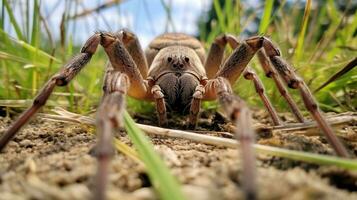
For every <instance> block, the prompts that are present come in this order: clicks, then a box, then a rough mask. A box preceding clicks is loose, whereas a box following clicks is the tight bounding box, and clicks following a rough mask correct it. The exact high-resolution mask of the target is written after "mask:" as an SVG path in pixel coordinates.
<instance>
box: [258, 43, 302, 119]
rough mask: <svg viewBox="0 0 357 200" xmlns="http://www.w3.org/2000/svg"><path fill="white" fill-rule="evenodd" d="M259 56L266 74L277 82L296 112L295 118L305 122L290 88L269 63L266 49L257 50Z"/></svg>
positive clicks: (280, 90) (293, 111) (282, 93)
mask: <svg viewBox="0 0 357 200" xmlns="http://www.w3.org/2000/svg"><path fill="white" fill-rule="evenodd" d="M257 56H258V59H259V62H260V64H261V66H262V68H263V70H264V72H265V75H266V76H267V77H268V78H272V79H273V81H274V82H275V85H276V87H277V88H278V90H279V92H280V94H281V95H282V96H283V97H284V98H285V100H286V102H287V103H288V105H289V107H290V109H291V111H292V113H293V114H294V116H295V118H296V119H297V120H298V121H299V122H301V123H303V122H305V120H304V117H303V115H302V114H301V112H300V110H299V108H298V106H297V105H296V103H295V102H294V100H293V98H292V97H291V96H290V94H289V92H288V90H287V89H286V88H285V86H284V85H283V83H282V81H281V79H280V77H279V75H278V74H277V73H276V70H275V69H274V68H273V67H271V65H270V63H269V58H268V57H267V56H266V54H265V52H264V49H260V50H259V51H258V52H257Z"/></svg>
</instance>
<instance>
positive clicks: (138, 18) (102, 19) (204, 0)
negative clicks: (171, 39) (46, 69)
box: [5, 0, 211, 47]
mask: <svg viewBox="0 0 357 200" xmlns="http://www.w3.org/2000/svg"><path fill="white" fill-rule="evenodd" d="M107 1H109V0H80V2H82V3H81V4H82V6H78V7H77V9H78V11H77V13H81V11H83V9H84V8H85V9H90V8H95V7H97V6H98V5H101V4H103V3H105V2H107ZM163 1H164V2H165V3H166V4H170V5H171V9H172V12H171V13H172V22H173V24H174V25H173V26H172V25H171V24H170V26H168V27H166V24H167V15H166V12H165V8H164V7H163V4H162V3H161V0H123V2H122V3H120V4H118V6H112V7H110V8H107V9H105V10H102V11H101V12H100V14H98V13H92V14H91V15H88V16H86V17H81V18H80V19H78V20H75V21H72V22H70V23H69V24H68V31H69V34H70V35H72V37H73V41H74V43H75V44H78V45H80V44H81V43H83V42H84V41H85V40H86V39H87V38H88V37H89V36H90V35H91V34H93V33H94V32H95V31H98V30H101V31H117V30H120V29H122V28H127V29H129V30H131V31H132V32H134V33H135V34H137V35H138V38H139V40H140V42H141V44H142V46H143V47H146V46H147V45H148V43H149V42H150V41H151V40H152V39H153V38H154V37H155V36H157V35H159V34H161V33H163V32H165V30H168V31H169V32H170V31H176V32H184V33H188V34H196V33H197V32H198V25H197V21H198V18H199V16H200V15H201V14H202V13H203V12H206V11H208V9H209V8H210V5H211V0H163ZM13 2H14V1H13ZM15 2H22V5H23V6H24V5H26V3H25V2H26V0H18V1H15ZM65 2H66V1H62V0H42V1H41V13H42V15H43V16H44V17H45V18H46V20H47V22H48V24H49V27H50V29H51V32H52V35H53V36H54V38H55V39H57V40H58V39H59V37H60V22H61V18H62V14H63V13H64V11H65V9H66V6H65V4H66V3H65ZM20 4H21V3H18V4H16V3H15V4H14V5H12V8H13V10H14V13H15V17H16V19H17V20H18V22H19V23H20V24H22V23H23V22H22V21H21V20H22V19H23V16H22V15H23V13H24V12H23V9H21V6H20ZM30 4H32V1H31V3H30ZM56 4H58V6H56ZM74 5H75V4H74V3H71V6H70V7H69V8H68V9H66V12H69V13H72V14H73V13H75V9H76V8H75V6H74ZM31 6H32V5H31ZM5 21H7V23H6V24H5V31H6V32H8V33H10V34H11V35H13V36H15V31H14V30H13V28H12V27H11V24H10V23H9V21H8V20H5Z"/></svg>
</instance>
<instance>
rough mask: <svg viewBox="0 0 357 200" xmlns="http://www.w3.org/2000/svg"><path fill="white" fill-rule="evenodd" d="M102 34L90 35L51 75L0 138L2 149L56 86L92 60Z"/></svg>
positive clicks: (64, 82)
mask: <svg viewBox="0 0 357 200" xmlns="http://www.w3.org/2000/svg"><path fill="white" fill-rule="evenodd" d="M101 39H103V38H101V36H100V34H95V35H93V36H92V37H90V38H89V39H88V40H87V41H86V43H85V44H84V46H83V47H82V49H81V52H80V54H78V55H77V56H75V57H74V58H72V59H71V60H70V61H69V62H68V63H67V64H66V65H65V66H64V67H63V68H62V69H61V71H60V72H58V73H57V74H55V75H54V76H52V77H51V79H50V80H49V81H48V82H47V83H46V84H45V86H44V87H43V88H42V90H41V91H40V92H39V94H38V95H37V97H36V98H35V99H34V101H33V104H32V106H31V107H30V108H28V109H27V110H26V111H25V112H23V113H22V114H21V116H20V117H19V118H18V119H17V120H16V121H15V122H14V123H13V124H12V125H11V127H10V128H9V129H8V130H7V131H6V132H5V133H4V135H3V136H2V137H1V139H0V151H1V150H2V149H3V148H4V147H5V146H6V144H7V143H8V142H9V141H10V140H11V138H13V137H14V136H15V134H16V133H17V132H18V131H19V129H20V128H21V127H22V126H23V125H24V124H26V122H27V121H28V120H29V119H30V118H31V117H32V116H33V115H34V114H35V113H36V112H37V111H38V110H39V109H40V108H41V107H42V106H43V105H45V103H46V101H47V99H48V98H49V96H50V95H51V94H52V91H53V89H54V88H55V87H56V86H65V85H67V84H68V82H70V81H71V80H72V79H73V78H74V77H75V76H76V75H77V74H78V72H79V71H80V70H81V69H82V68H83V67H84V66H85V65H86V64H87V63H88V62H89V61H90V59H91V57H92V55H93V54H94V53H95V51H96V49H97V47H98V44H99V43H100V41H101Z"/></svg>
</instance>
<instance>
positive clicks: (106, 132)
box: [94, 71, 130, 200]
mask: <svg viewBox="0 0 357 200" xmlns="http://www.w3.org/2000/svg"><path fill="white" fill-rule="evenodd" d="M104 85H105V87H104V96H103V99H102V101H101V104H100V106H99V108H98V111H97V119H96V125H97V132H98V144H97V149H96V150H97V151H96V156H97V160H98V168H97V175H96V182H95V188H94V189H95V192H94V199H96V200H104V199H106V198H105V191H106V186H107V179H108V173H109V172H108V171H109V170H108V168H109V164H110V159H111V157H112V155H113V153H114V148H113V145H112V143H113V135H112V132H113V130H114V129H115V128H119V127H120V126H122V113H123V110H124V108H125V95H126V93H127V91H128V88H129V86H130V81H129V78H128V76H127V75H125V74H123V73H121V72H119V71H110V72H107V74H106V78H105V82H104Z"/></svg>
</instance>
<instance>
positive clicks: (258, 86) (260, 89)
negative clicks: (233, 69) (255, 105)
mask: <svg viewBox="0 0 357 200" xmlns="http://www.w3.org/2000/svg"><path fill="white" fill-rule="evenodd" d="M243 76H244V78H245V79H248V80H252V81H253V83H254V87H255V91H256V92H257V93H258V95H259V96H260V98H261V100H262V101H263V103H264V106H265V108H266V109H267V110H268V113H269V114H270V117H271V118H272V120H273V124H274V126H278V125H281V124H282V122H281V120H280V118H279V116H278V114H277V113H276V111H275V108H274V107H273V105H272V104H271V102H270V101H269V99H268V97H267V95H266V94H265V88H264V85H263V83H262V81H261V80H260V79H259V76H258V75H257V74H256V73H255V71H254V70H253V69H251V68H247V69H246V70H245V71H244V72H243Z"/></svg>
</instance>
